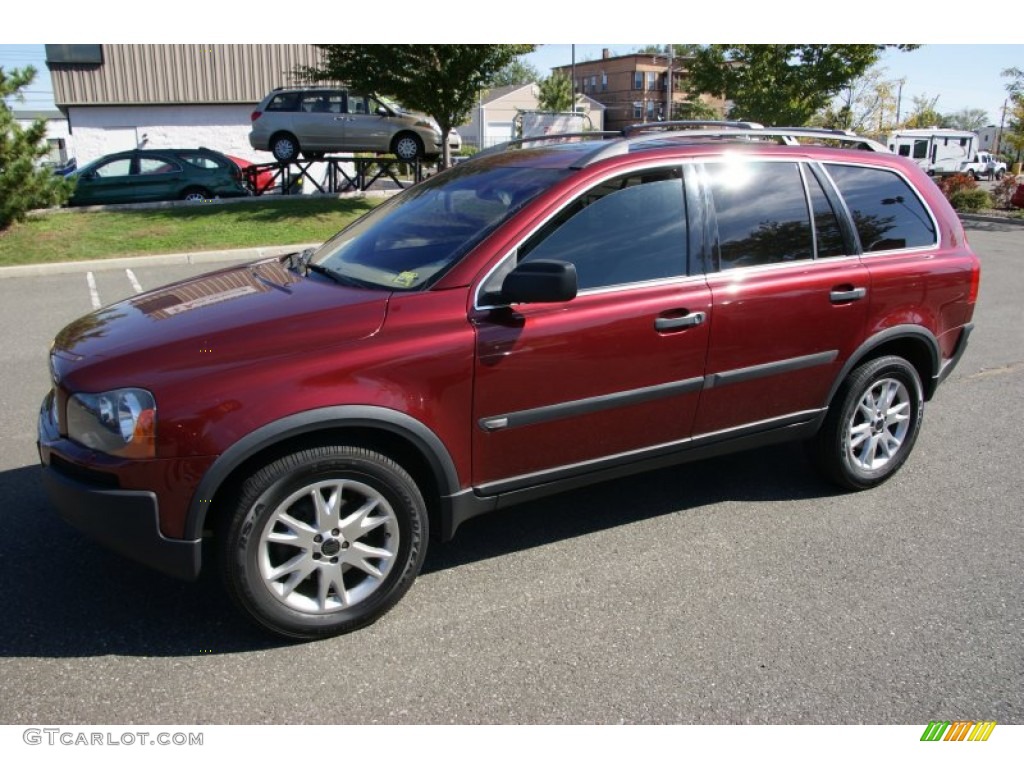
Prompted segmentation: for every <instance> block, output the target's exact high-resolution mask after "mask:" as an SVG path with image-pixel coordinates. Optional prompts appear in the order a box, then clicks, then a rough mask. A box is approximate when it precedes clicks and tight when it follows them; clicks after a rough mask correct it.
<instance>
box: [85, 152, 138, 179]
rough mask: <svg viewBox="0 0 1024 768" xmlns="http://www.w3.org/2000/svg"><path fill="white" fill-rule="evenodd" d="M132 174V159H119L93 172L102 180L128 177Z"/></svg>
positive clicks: (98, 167)
mask: <svg viewBox="0 0 1024 768" xmlns="http://www.w3.org/2000/svg"><path fill="white" fill-rule="evenodd" d="M131 172H132V160H131V158H130V157H119V158H118V159H117V160H111V161H110V162H109V163H104V164H103V165H100V166H97V167H96V169H95V170H94V171H93V173H95V174H96V175H97V176H99V177H100V178H101V179H110V178H114V177H117V176H127V175H129V174H130V173H131Z"/></svg>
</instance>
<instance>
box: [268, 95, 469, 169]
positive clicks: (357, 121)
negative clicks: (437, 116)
mask: <svg viewBox="0 0 1024 768" xmlns="http://www.w3.org/2000/svg"><path fill="white" fill-rule="evenodd" d="M250 118H251V120H252V131H250V133H249V143H250V144H251V145H252V147H253V149H258V150H264V151H269V152H273V153H274V157H275V158H277V160H278V161H280V162H291V161H292V160H295V159H297V158H298V156H299V154H300V153H301V154H302V156H303V157H306V158H308V159H319V158H321V157H323V155H324V154H325V153H327V152H384V153H388V152H389V153H391V154H394V155H396V156H397V157H398V158H399V159H400V160H406V161H412V160H416V159H420V158H425V159H428V160H430V159H434V158H436V157H438V156H439V155H440V154H441V153H442V151H443V146H442V144H441V129H440V128H439V127H438V125H437V123H436V122H435V121H434V120H432V119H431V118H429V117H426V116H424V115H417V114H414V113H411V112H408V111H406V110H404V109H402V108H401V107H399V106H398V105H397V104H394V103H393V102H391V101H389V100H387V99H385V98H382V97H379V96H361V95H358V94H356V93H353V92H352V91H349V90H347V89H345V88H312V87H311V88H278V89H275V90H273V91H271V92H270V94H269V95H268V96H266V98H264V99H263V101H261V102H260V103H259V105H258V106H257V107H256V110H255V111H254V112H253V113H252V115H251V116H250ZM448 140H449V144H450V145H451V147H452V150H453V151H455V150H458V149H459V148H460V147H461V145H462V140H461V138H460V137H459V135H458V133H457V132H456V131H452V132H451V134H450V135H449V137H448Z"/></svg>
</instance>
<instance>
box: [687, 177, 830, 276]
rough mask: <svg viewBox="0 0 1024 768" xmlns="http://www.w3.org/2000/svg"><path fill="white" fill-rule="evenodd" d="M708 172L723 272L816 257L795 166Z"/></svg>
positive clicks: (804, 200)
mask: <svg viewBox="0 0 1024 768" xmlns="http://www.w3.org/2000/svg"><path fill="white" fill-rule="evenodd" d="M707 171H708V176H709V183H710V187H711V194H712V196H713V198H714V205H715V215H716V217H717V220H718V247H719V259H720V267H721V269H734V268H736V267H752V266H761V265H765V264H777V263H782V262H788V261H797V260H800V259H810V258H811V257H812V255H813V252H814V251H813V240H812V237H811V220H810V213H809V212H808V209H807V196H806V195H805V194H804V185H803V180H802V178H801V175H800V169H799V168H798V167H797V164H796V163H760V162H745V161H739V162H724V163H714V164H708V165H707ZM826 203H827V201H826Z"/></svg>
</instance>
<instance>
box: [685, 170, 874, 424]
mask: <svg viewBox="0 0 1024 768" xmlns="http://www.w3.org/2000/svg"><path fill="white" fill-rule="evenodd" d="M703 178H704V180H705V182H706V189H707V191H708V194H709V198H710V200H711V203H712V205H711V208H712V213H711V216H710V221H711V225H710V226H711V227H712V229H713V230H714V231H713V233H712V239H713V240H717V247H716V248H715V253H714V261H713V263H712V264H711V272H710V273H709V275H708V285H709V287H710V290H711V294H712V301H713V304H714V309H713V322H712V324H711V338H710V343H709V349H708V361H707V380H706V384H705V390H704V392H703V394H702V396H701V402H700V412H699V414H698V416H697V420H696V425H695V427H694V435H695V437H696V436H707V435H714V434H716V433H723V432H725V433H728V432H732V433H736V434H737V435H738V434H742V433H743V432H748V431H758V430H761V429H766V428H768V427H773V426H783V425H785V424H786V423H799V422H800V421H807V420H808V419H810V418H813V417H814V416H815V415H817V413H818V412H819V411H820V410H821V409H822V408H823V406H824V405H825V403H826V401H827V399H828V393H829V390H830V388H831V386H832V383H833V382H834V380H835V378H836V376H837V374H838V373H839V370H840V369H841V367H842V365H843V363H844V362H845V360H846V359H847V358H848V357H849V355H850V354H851V353H852V352H853V350H854V349H856V347H857V346H858V345H859V344H860V342H861V341H862V340H863V338H864V326H865V322H866V317H867V306H868V300H867V299H868V293H869V289H870V285H869V275H868V272H867V270H866V269H865V267H864V265H863V263H862V261H861V259H860V258H859V256H858V255H857V254H858V249H857V246H856V240H855V239H854V237H853V234H852V230H851V229H850V228H849V225H848V224H847V223H846V221H845V218H844V217H841V216H840V215H838V211H840V210H841V207H840V206H841V204H840V203H839V201H838V198H837V197H836V195H835V191H834V190H833V189H832V187H831V185H830V184H828V183H827V182H826V180H825V179H824V174H822V173H821V171H820V169H817V168H816V167H815V166H814V165H813V164H811V163H802V162H794V161H791V160H786V161H771V160H759V159H753V160H747V159H737V160H732V161H722V162H718V163H707V164H706V165H705V166H704V177H703ZM723 436H725V435H723Z"/></svg>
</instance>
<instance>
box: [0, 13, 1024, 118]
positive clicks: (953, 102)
mask: <svg viewBox="0 0 1024 768" xmlns="http://www.w3.org/2000/svg"><path fill="white" fill-rule="evenodd" d="M1019 13H1020V12H1019V11H1017V15H1018V16H1019ZM591 26H593V25H591ZM611 26H613V25H609V29H610V28H611ZM615 26H617V25H615ZM298 28H299V29H302V25H299V27H298ZM8 29H10V28H8ZM383 29H384V30H388V26H387V25H385V26H384V27H383ZM687 29H688V27H687ZM546 31H547V32H548V33H549V34H550V32H551V30H546ZM612 31H613V30H612ZM627 31H629V30H627ZM577 32H578V34H579V35H580V37H582V38H583V39H591V40H593V39H600V38H599V37H598V35H597V34H596V33H595V31H594V30H593V29H589V30H588V29H584V30H578V31H577ZM36 34H41V32H36ZM108 34H109V31H108ZM449 34H450V33H449ZM691 34H692V33H691ZM522 35H523V38H521V39H528V38H529V36H530V35H529V33H528V32H527V31H524V32H523V33H522ZM91 36H92V37H93V38H100V39H103V38H104V35H103V34H102V33H100V32H99V31H96V32H94V33H92V35H91ZM81 37H82V38H83V39H88V38H89V37H90V33H89V31H88V30H87V31H86V32H85V33H82V34H81ZM444 37H445V36H444V35H440V36H439V38H435V39H437V40H439V41H442V42H447V41H448V40H446V39H444ZM679 37H684V38H685V37H686V35H684V34H683V32H682V31H680V33H679ZM904 37H905V38H906V39H915V38H913V37H911V36H910V35H905V36H904ZM107 39H109V37H108V38H107ZM178 39H179V40H184V39H189V36H186V35H180V36H178ZM635 39H636V38H635ZM750 39H752V38H750ZM916 39H921V38H916ZM122 40H123V41H127V40H128V38H122ZM400 41H401V42H406V40H400ZM139 42H149V40H145V39H139ZM152 42H160V40H153V41H152ZM267 42H270V41H267ZM409 42H412V41H409ZM416 42H421V41H416ZM651 42H657V41H651ZM644 44H645V43H643V42H638V43H612V42H607V43H590V44H586V43H577V44H576V57H577V60H578V61H584V60H586V59H596V58H600V57H601V49H602V48H609V49H611V51H612V52H613V53H615V54H625V53H630V52H631V51H633V50H635V49H636V48H638V47H640V46H641V45H644ZM571 50H572V49H571V44H569V43H565V44H561V43H548V44H544V45H541V46H540V47H539V48H538V49H537V51H535V52H534V53H533V54H530V56H529V57H528V59H529V61H530V62H531V63H532V64H533V65H534V66H535V67H537V69H538V70H540V72H541V74H542V75H547V74H548V73H549V72H550V68H551V67H554V66H560V65H563V64H568V63H569V62H570V61H571V57H572V53H571ZM26 64H33V65H34V66H35V67H36V68H37V69H38V70H39V71H40V74H39V76H37V79H36V82H35V83H33V84H32V86H31V87H30V88H29V92H28V93H27V94H26V100H25V103H24V104H23V105H21V108H25V109H45V108H51V107H52V105H53V101H52V86H51V85H50V81H49V74H48V72H47V70H46V66H45V64H44V63H43V46H42V44H41V43H16V42H12V41H10V40H9V39H8V36H7V30H4V31H3V32H0V66H2V67H4V68H5V69H10V68H13V67H23V66H25V65H26ZM881 66H884V67H885V68H886V76H887V77H889V78H891V79H899V78H906V84H905V85H904V88H903V97H904V105H905V108H906V107H909V105H910V103H911V99H912V98H913V97H914V96H919V95H927V96H929V97H935V96H938V97H939V102H938V107H937V108H938V110H939V111H940V112H943V113H949V112H955V111H958V110H960V109H963V108H965V107H969V108H979V109H984V110H985V112H986V113H987V114H988V117H989V122H990V123H992V124H998V123H999V120H1000V112H1001V108H1002V104H1003V101H1004V100H1005V97H1006V90H1005V84H1006V80H1005V78H1002V77H1001V76H1000V72H1001V71H1002V70H1004V69H1007V68H1009V67H1019V68H1021V69H1024V45H1020V44H1006V43H1002V44H992V43H985V44H977V43H973V44H971V43H965V44H947V43H942V42H937V43H926V44H924V45H923V47H921V48H919V49H918V50H916V51H911V52H908V53H904V52H901V51H897V50H892V49H891V50H889V51H887V52H886V53H885V54H883V57H882V61H881Z"/></svg>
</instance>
